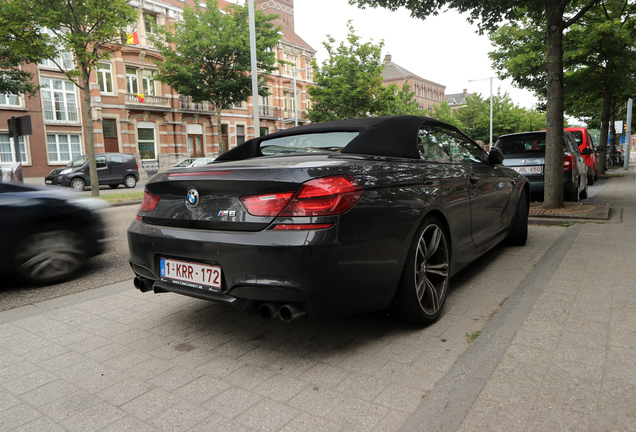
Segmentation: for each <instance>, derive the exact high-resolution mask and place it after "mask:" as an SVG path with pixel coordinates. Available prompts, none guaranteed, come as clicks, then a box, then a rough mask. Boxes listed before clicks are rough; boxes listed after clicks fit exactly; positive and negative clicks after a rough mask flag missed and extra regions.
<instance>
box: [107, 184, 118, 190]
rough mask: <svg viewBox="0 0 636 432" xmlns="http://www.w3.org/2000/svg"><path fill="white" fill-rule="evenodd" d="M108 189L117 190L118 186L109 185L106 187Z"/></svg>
mask: <svg viewBox="0 0 636 432" xmlns="http://www.w3.org/2000/svg"><path fill="white" fill-rule="evenodd" d="M108 187H109V188H111V189H117V188H118V187H119V185H118V184H110V185H108Z"/></svg>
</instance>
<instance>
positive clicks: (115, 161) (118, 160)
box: [110, 156, 124, 167]
mask: <svg viewBox="0 0 636 432" xmlns="http://www.w3.org/2000/svg"><path fill="white" fill-rule="evenodd" d="M110 163H111V165H112V166H113V167H118V166H122V165H123V164H124V158H123V157H121V156H111V158H110Z"/></svg>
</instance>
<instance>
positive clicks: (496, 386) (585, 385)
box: [0, 169, 636, 432]
mask: <svg viewBox="0 0 636 432" xmlns="http://www.w3.org/2000/svg"><path fill="white" fill-rule="evenodd" d="M612 172H614V173H617V174H624V176H622V177H612V178H610V179H608V180H603V181H602V182H599V184H601V185H602V186H601V188H602V189H600V190H601V193H600V194H598V195H597V196H596V197H595V200H597V201H598V202H599V203H605V202H609V203H611V208H612V212H614V214H618V215H619V217H618V218H616V217H614V218H611V221H608V222H605V223H587V224H575V225H573V226H569V227H565V226H536V225H533V226H531V227H530V238H529V242H528V244H527V245H526V246H525V247H522V248H509V247H498V248H496V249H495V250H494V251H492V252H491V253H489V254H487V255H486V256H485V257H483V258H482V259H480V260H479V261H478V262H477V263H476V264H475V265H472V266H470V267H469V268H468V269H466V270H465V271H464V272H462V273H460V274H459V275H458V276H457V277H455V278H453V280H452V282H451V285H452V288H451V291H450V294H449V298H448V303H447V305H446V309H445V313H444V316H443V317H442V318H441V319H440V320H439V321H438V322H437V323H435V324H434V325H432V326H429V327H427V328H424V329H417V328H412V327H408V326H403V325H400V324H398V323H394V322H392V321H390V320H387V319H386V318H385V317H384V316H382V315H381V314H370V315H364V316H358V317H351V318H347V319H341V320H332V321H327V322H320V323H314V322H311V321H307V320H304V321H303V320H300V321H296V322H293V323H290V324H284V323H282V322H280V321H271V322H264V321H262V320H261V319H260V318H258V317H249V316H245V315H242V314H241V313H239V312H236V311H234V310H233V309H228V308H226V307H223V306H219V305H215V304H211V303H208V302H204V301H201V300H196V299H190V298H186V297H182V296H177V295H173V294H163V295H154V294H151V293H147V294H142V293H139V292H137V291H136V290H135V289H134V288H133V287H132V282H131V281H127V282H123V283H120V284H115V285H111V286H105V287H102V288H98V289H94V290H90V291H85V292H82V293H78V294H74V295H71V296H66V297H61V298H58V299H55V300H49V301H46V302H41V303H37V304H33V305H30V306H27V307H23V308H18V309H13V310H9V311H5V312H1V313H0V431H38V432H41V431H66V430H71V431H83V432H85V431H125V430H130V431H144V430H148V431H257V430H268V431H396V430H405V431H410V430H417V431H434V430H443V431H463V432H469V431H470V432H473V431H480V432H481V431H535V430H536V431H539V430H540V431H630V430H632V431H633V430H636V364H635V362H636V314H635V313H634V306H636V300H635V299H636V295H635V294H636V293H635V291H636V288H635V285H636V284H635V282H634V280H635V279H636V266H634V265H631V261H632V260H633V257H632V256H631V254H630V252H632V251H633V250H634V246H633V244H634V241H635V240H636V185H635V180H636V175H635V174H634V170H633V169H630V170H629V171H623V170H622V169H621V170H613V171H612ZM467 334H469V335H473V336H477V335H478V336H477V337H476V339H475V340H474V341H473V342H471V341H470V340H469V338H467V337H466V336H467Z"/></svg>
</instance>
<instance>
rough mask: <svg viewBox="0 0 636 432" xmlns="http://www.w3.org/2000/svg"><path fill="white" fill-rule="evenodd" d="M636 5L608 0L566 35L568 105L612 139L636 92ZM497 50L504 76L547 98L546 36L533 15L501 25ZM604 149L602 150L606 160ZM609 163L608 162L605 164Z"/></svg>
mask: <svg viewBox="0 0 636 432" xmlns="http://www.w3.org/2000/svg"><path fill="white" fill-rule="evenodd" d="M633 10H634V5H630V4H628V3H627V2H622V1H604V2H603V3H600V4H598V5H596V6H594V7H593V8H592V9H590V10H589V11H588V13H587V14H586V15H585V16H584V17H583V18H582V19H581V20H580V21H579V22H577V23H576V24H573V25H572V26H571V27H570V29H569V31H568V32H567V33H565V35H564V40H563V46H564V78H563V82H564V108H565V112H566V113H568V114H570V115H572V116H575V117H577V118H581V119H585V120H586V121H587V123H588V127H601V129H602V130H603V131H604V136H605V139H602V140H601V142H602V143H603V142H607V130H608V129H609V126H608V124H609V123H610V120H611V117H612V115H614V113H615V112H616V110H617V108H618V107H619V106H623V105H624V102H625V100H626V99H627V98H628V97H629V96H630V95H632V94H633V93H634V91H635V90H636V89H635V88H634V86H635V85H636V80H635V79H634V77H635V76H636V73H635V72H636V70H635V68H636V51H635V49H634V47H635V46H636V40H635V39H634V38H635V37H636V32H635V31H634V27H635V25H636V20H635V19H634V17H633ZM490 38H491V41H492V42H493V45H494V46H495V47H496V50H495V51H493V52H491V53H490V57H491V58H492V59H493V64H494V66H495V68H496V69H497V70H498V73H499V75H500V76H501V77H510V78H512V79H513V81H514V82H515V83H516V84H517V85H519V86H520V87H524V88H527V89H530V90H532V91H534V92H535V94H537V95H538V96H540V97H542V98H543V99H545V98H546V87H545V80H546V59H545V55H544V48H543V43H544V34H543V30H542V29H541V27H540V26H537V24H536V23H535V22H534V21H533V20H530V19H524V20H520V21H519V22H518V23H515V24H509V25H505V26H503V27H501V28H500V29H499V30H498V31H497V32H495V33H493V34H491V35H490ZM603 157H604V152H601V158H603ZM601 165H602V167H604V164H601Z"/></svg>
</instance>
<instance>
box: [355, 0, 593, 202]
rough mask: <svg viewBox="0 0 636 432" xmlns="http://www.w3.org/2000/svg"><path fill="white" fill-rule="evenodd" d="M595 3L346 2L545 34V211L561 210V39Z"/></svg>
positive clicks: (589, 0) (572, 0)
mask: <svg viewBox="0 0 636 432" xmlns="http://www.w3.org/2000/svg"><path fill="white" fill-rule="evenodd" d="M597 1H598V0H547V1H546V0H525V1H517V0H497V1H482V2H475V1H472V0H349V3H351V4H358V5H359V6H361V7H365V6H371V7H378V6H380V7H384V8H387V9H389V10H397V9H398V8H400V7H404V8H406V9H408V10H409V11H411V15H412V16H414V17H416V18H422V19H424V18H426V17H428V16H430V15H436V14H438V13H439V12H440V11H442V10H445V9H454V10H456V11H458V12H467V13H468V14H469V21H470V22H471V23H477V24H478V27H479V31H480V32H482V33H483V32H485V31H487V32H491V31H493V30H496V29H497V28H498V27H499V26H501V24H502V23H503V22H511V23H515V22H517V21H519V20H520V19H523V18H524V17H528V18H530V19H532V20H533V22H535V23H536V25H537V26H540V27H541V28H542V29H543V30H544V35H545V49H546V50H545V57H546V59H547V62H546V83H545V86H546V95H547V99H546V101H547V103H546V106H547V117H546V118H547V125H546V129H547V142H546V167H545V183H546V192H545V201H544V207H546V208H559V207H563V187H562V186H561V185H562V183H563V179H562V177H563V126H564V118H563V33H564V31H565V30H566V29H567V28H569V27H570V26H571V25H572V24H574V23H575V22H577V21H578V20H579V19H580V18H581V17H582V16H583V15H584V14H585V13H586V12H587V11H588V10H589V9H590V8H591V7H592V6H593V5H594V4H595V3H596V2H597Z"/></svg>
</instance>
